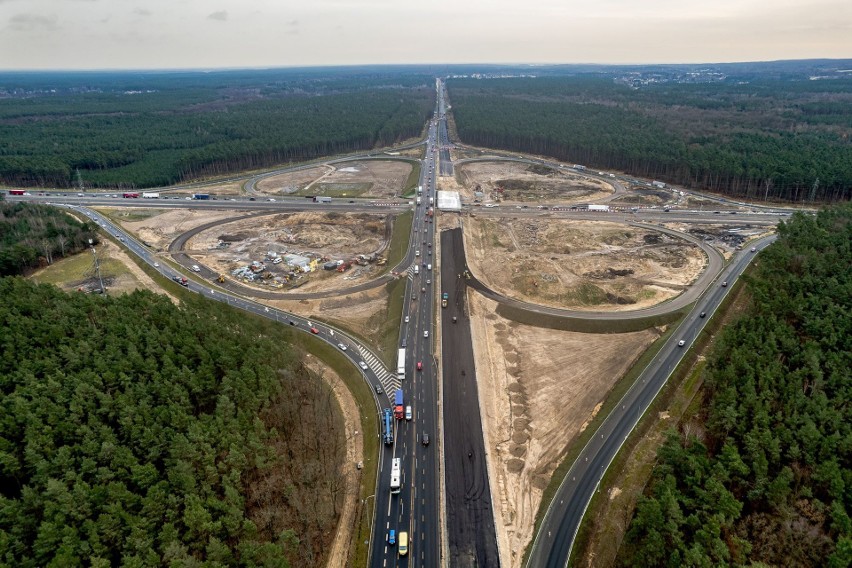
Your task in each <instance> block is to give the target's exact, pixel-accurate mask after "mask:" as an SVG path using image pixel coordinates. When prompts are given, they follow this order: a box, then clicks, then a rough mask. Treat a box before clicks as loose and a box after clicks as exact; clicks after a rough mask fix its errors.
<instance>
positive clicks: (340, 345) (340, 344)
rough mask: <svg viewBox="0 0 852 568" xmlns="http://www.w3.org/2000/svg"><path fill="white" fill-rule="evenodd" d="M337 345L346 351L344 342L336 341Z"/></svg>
mask: <svg viewBox="0 0 852 568" xmlns="http://www.w3.org/2000/svg"><path fill="white" fill-rule="evenodd" d="M337 346H338V347H339V348H340V350H341V351H346V346H345V345H344V344H342V343H338V344H337Z"/></svg>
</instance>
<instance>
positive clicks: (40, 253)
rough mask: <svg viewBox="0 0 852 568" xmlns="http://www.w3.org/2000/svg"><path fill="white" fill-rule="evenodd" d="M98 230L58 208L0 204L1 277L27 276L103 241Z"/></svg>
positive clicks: (24, 204) (25, 204) (23, 204)
mask: <svg viewBox="0 0 852 568" xmlns="http://www.w3.org/2000/svg"><path fill="white" fill-rule="evenodd" d="M96 229H97V227H96V226H95V225H94V224H92V223H83V222H80V221H78V220H77V219H76V218H74V217H72V216H71V215H69V214H67V213H66V212H65V211H61V210H59V209H56V208H54V207H48V206H44V205H31V204H28V203H8V202H3V203H0V276H10V275H14V274H23V273H24V272H25V271H26V270H28V269H32V268H37V267H39V266H42V265H44V264H51V263H53V261H54V260H57V259H60V258H62V257H65V256H68V255H72V254H76V253H78V252H80V251H81V250H83V249H84V248H86V247H88V246H89V240H91V241H92V244H97V243H98V242H99V239H98V234H97V230H96Z"/></svg>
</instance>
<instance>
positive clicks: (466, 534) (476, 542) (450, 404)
mask: <svg viewBox="0 0 852 568" xmlns="http://www.w3.org/2000/svg"><path fill="white" fill-rule="evenodd" d="M464 270H465V256H464V246H463V243H462V232H461V229H453V230H449V231H443V232H442V233H441V291H442V292H447V293H448V294H449V297H450V302H449V305H448V306H447V308H445V309H444V310H443V312H444V313H443V314H442V317H441V345H442V346H443V349H442V351H443V353H442V365H443V409H444V478H445V481H444V483H445V491H446V509H447V518H446V525H447V540H448V548H449V558H448V559H447V564H448V565H449V566H453V567H460V568H472V567H474V566H499V564H500V559H499V556H498V554H497V532H496V529H495V527H494V510H493V505H492V500H491V489H490V485H489V482H488V471H487V466H486V460H485V440H484V438H483V433H482V420H481V417H480V412H479V396H478V392H477V385H476V367H475V365H474V360H473V343H472V340H471V331H470V320H469V318H468V311H467V309H466V308H465V305H464V299H465V294H464V287H465V285H466V284H465V282H466V281H465V279H464V278H463V277H462V274H463V272H464ZM453 317H455V318H456V319H457V322H456V323H453V321H452V318H453Z"/></svg>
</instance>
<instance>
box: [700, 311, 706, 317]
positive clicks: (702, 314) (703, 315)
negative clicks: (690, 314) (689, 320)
mask: <svg viewBox="0 0 852 568" xmlns="http://www.w3.org/2000/svg"><path fill="white" fill-rule="evenodd" d="M706 315H707V312H701V313H700V314H698V317H700V318H703V317H705V316H706Z"/></svg>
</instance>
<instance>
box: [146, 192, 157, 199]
mask: <svg viewBox="0 0 852 568" xmlns="http://www.w3.org/2000/svg"><path fill="white" fill-rule="evenodd" d="M159 198H160V194H159V193H154V192H151V191H143V192H142V199H159Z"/></svg>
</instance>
